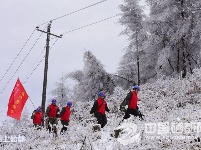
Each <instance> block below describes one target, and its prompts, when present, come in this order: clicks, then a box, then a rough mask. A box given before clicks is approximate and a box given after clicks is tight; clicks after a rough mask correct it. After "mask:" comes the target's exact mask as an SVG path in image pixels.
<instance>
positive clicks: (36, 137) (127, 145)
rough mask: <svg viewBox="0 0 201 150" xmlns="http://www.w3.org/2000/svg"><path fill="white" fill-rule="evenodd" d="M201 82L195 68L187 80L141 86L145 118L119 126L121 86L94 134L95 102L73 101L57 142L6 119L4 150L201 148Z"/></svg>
mask: <svg viewBox="0 0 201 150" xmlns="http://www.w3.org/2000/svg"><path fill="white" fill-rule="evenodd" d="M200 83H201V70H195V72H194V74H193V75H191V76H188V77H187V78H186V79H182V80H181V79H171V78H169V79H167V78H166V79H160V80H157V81H155V82H152V83H147V84H145V85H142V86H141V91H140V93H139V99H140V101H139V108H140V111H141V112H142V113H143V114H144V115H145V120H143V121H141V120H139V118H134V117H131V118H129V119H128V120H126V121H123V122H122V124H121V125H122V126H121V127H119V128H117V127H118V124H119V122H120V121H121V120H122V118H123V115H124V114H123V113H122V112H120V111H119V105H120V103H121V102H122V100H123V99H124V98H125V96H126V94H127V92H128V91H124V90H122V89H121V88H119V87H116V89H115V92H114V94H113V95H108V96H107V97H106V100H107V102H108V107H109V108H110V110H111V111H110V113H109V114H107V118H108V124H107V125H106V126H105V127H104V128H103V129H102V130H101V131H97V132H93V130H92V125H93V124H94V123H96V122H95V121H96V120H95V119H94V118H93V117H92V115H90V114H89V111H90V108H91V107H92V105H93V102H77V103H74V105H73V108H72V115H71V121H70V124H69V128H68V131H67V133H66V134H65V135H59V137H58V139H54V138H53V137H52V134H49V133H48V132H47V131H46V130H45V129H42V130H41V131H39V130H35V129H34V128H33V127H32V124H31V119H29V122H28V121H26V122H23V120H24V119H23V120H22V121H21V123H18V124H17V125H16V126H14V127H11V123H10V122H9V121H7V122H5V123H4V126H3V127H1V130H0V135H1V137H0V138H1V139H0V149H18V150H20V149H23V150H25V149H37V150H43V149H58V150H59V149H68V150H80V149H83V150H88V149H90V150H117V149H119V150H128V149H132V150H135V149H136V150H139V149H150V150H151V149H160V150H161V149H170V150H172V149H201V146H200V145H201V143H200V139H199V138H200V137H201V134H200V133H201V121H200V120H201V117H200V116H201V110H200V103H201V100H200V97H201V84H200ZM60 124H61V123H60V122H59V125H60ZM132 125H133V126H132ZM58 129H59V130H60V129H61V125H60V126H59V127H58ZM115 129H122V130H121V132H120V134H119V136H118V138H115V137H114V130H115ZM19 136H20V137H21V141H20V139H19V138H18V137H19ZM11 137H12V138H11ZM136 137H137V138H136ZM6 138H7V142H6V141H5V139H6ZM10 138H11V139H10Z"/></svg>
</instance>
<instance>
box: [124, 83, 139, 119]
mask: <svg viewBox="0 0 201 150" xmlns="http://www.w3.org/2000/svg"><path fill="white" fill-rule="evenodd" d="M139 91H140V87H139V86H138V85H135V86H134V87H133V90H132V91H130V92H129V93H128V94H127V96H126V98H125V101H126V104H127V105H128V108H127V110H126V112H125V115H124V117H123V118H124V119H128V118H130V114H131V115H134V116H139V117H140V118H141V119H143V118H142V116H143V115H142V114H141V113H140V111H139V110H138V106H137V103H138V96H137V94H138V92H139Z"/></svg>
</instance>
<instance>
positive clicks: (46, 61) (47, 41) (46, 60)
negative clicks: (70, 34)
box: [36, 21, 62, 125]
mask: <svg viewBox="0 0 201 150" xmlns="http://www.w3.org/2000/svg"><path fill="white" fill-rule="evenodd" d="M51 23H52V22H51V21H50V23H49V24H48V27H47V32H45V31H43V30H40V29H39V27H36V29H37V30H38V31H40V32H43V33H46V34H47V39H46V54H45V68H44V79H43V93H42V104H41V107H42V111H43V118H44V114H45V103H46V88H47V72H48V57H49V48H50V46H49V42H50V35H52V36H55V37H57V38H62V35H60V36H58V35H55V34H52V33H50V28H51ZM43 125H44V122H43Z"/></svg>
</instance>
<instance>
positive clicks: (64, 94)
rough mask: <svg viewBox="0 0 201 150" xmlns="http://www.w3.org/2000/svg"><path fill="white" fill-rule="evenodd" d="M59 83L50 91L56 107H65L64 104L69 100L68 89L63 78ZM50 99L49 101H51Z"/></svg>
mask: <svg viewBox="0 0 201 150" xmlns="http://www.w3.org/2000/svg"><path fill="white" fill-rule="evenodd" d="M60 80H61V81H60V82H57V83H56V88H55V89H54V90H52V91H51V93H52V95H53V96H54V98H56V100H57V105H58V106H59V107H63V106H66V102H67V101H69V100H71V95H70V89H69V87H68V85H67V84H66V82H65V79H64V77H63V76H62V78H61V79H60ZM51 100H52V99H50V101H51Z"/></svg>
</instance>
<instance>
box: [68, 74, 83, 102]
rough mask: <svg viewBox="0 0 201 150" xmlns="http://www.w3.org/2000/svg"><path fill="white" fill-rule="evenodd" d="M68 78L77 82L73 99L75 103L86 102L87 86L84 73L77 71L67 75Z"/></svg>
mask: <svg viewBox="0 0 201 150" xmlns="http://www.w3.org/2000/svg"><path fill="white" fill-rule="evenodd" d="M66 78H70V79H72V80H73V81H75V85H74V87H73V98H74V100H75V101H84V100H85V93H86V89H85V85H84V82H83V81H84V73H83V71H81V70H75V71H73V72H71V73H68V74H67V75H66Z"/></svg>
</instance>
